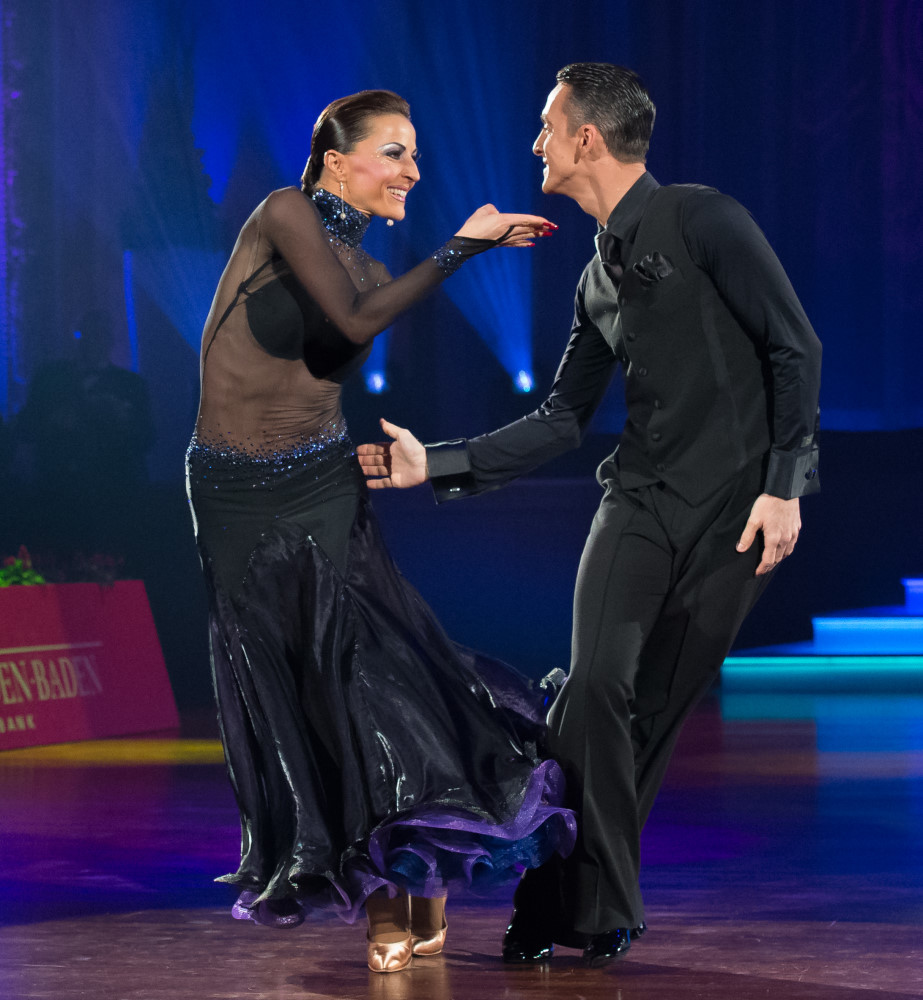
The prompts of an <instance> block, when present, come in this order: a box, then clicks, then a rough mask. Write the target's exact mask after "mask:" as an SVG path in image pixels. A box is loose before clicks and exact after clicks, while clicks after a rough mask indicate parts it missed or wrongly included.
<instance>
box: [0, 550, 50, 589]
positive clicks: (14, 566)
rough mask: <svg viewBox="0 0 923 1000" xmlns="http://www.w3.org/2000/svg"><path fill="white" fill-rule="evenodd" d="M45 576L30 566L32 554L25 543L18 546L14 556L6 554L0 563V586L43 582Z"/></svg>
mask: <svg viewBox="0 0 923 1000" xmlns="http://www.w3.org/2000/svg"><path fill="white" fill-rule="evenodd" d="M44 582H45V577H43V576H42V574H41V573H39V572H38V571H37V570H35V569H33V567H32V556H30V555H29V550H28V549H27V548H26V547H25V545H20V546H19V552H18V553H17V554H16V555H15V556H7V557H6V559H4V560H3V563H2V565H0V587H14V586H18V585H25V586H29V585H34V584H38V583H44Z"/></svg>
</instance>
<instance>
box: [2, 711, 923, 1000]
mask: <svg viewBox="0 0 923 1000" xmlns="http://www.w3.org/2000/svg"><path fill="white" fill-rule="evenodd" d="M760 714H761V711H760V703H759V699H756V700H753V701H747V702H743V703H738V704H734V703H733V701H732V699H730V698H728V699H727V700H726V701H725V702H723V703H722V701H721V699H720V698H719V697H717V696H716V697H715V698H713V699H711V700H710V701H709V702H708V703H707V704H705V705H704V706H703V707H702V708H701V709H700V710H699V711H698V712H697V713H696V715H695V716H694V717H693V719H692V720H691V722H690V724H689V726H688V728H687V731H686V733H685V734H684V737H683V740H682V744H681V746H680V748H679V750H678V753H677V756H676V759H675V761H674V765H673V767H672V769H671V771H670V774H669V777H668V780H667V783H666V785H665V787H664V790H663V793H662V795H661V798H660V800H659V801H658V803H657V806H656V807H655V810H654V813H653V816H652V818H651V821H650V823H649V824H648V828H647V830H646V831H645V840H644V865H645V867H644V873H643V884H644V889H645V897H646V900H647V905H648V915H647V921H648V924H649V927H650V930H649V932H648V934H647V935H646V936H645V937H644V938H643V939H642V940H641V941H639V942H636V943H635V944H634V945H633V946H632V948H631V951H630V953H629V955H628V956H627V958H626V959H625V960H624V961H622V962H620V963H618V964H615V965H612V966H609V967H608V968H606V969H602V970H586V969H583V968H582V967H581V965H580V963H579V957H580V956H579V953H578V952H576V951H570V950H567V949H559V951H558V954H557V955H556V956H555V958H554V959H553V961H552V962H551V963H549V964H548V965H546V966H541V967H523V968H516V967H508V966H504V965H503V964H502V963H501V962H500V959H499V957H498V955H499V941H500V936H501V934H502V930H503V927H504V925H505V921H506V918H507V914H508V911H509V893H507V894H505V895H500V896H497V897H495V898H492V899H490V900H474V899H466V900H450V908H449V936H448V942H447V948H446V951H445V953H444V954H443V955H441V956H439V957H436V958H428V959H417V960H415V961H414V964H413V967H412V968H411V969H409V970H407V971H405V972H401V973H396V974H393V975H375V974H373V973H370V972H369V971H368V970H367V969H366V966H365V940H364V935H365V931H364V928H363V926H362V925H361V924H357V925H354V926H349V925H346V924H344V923H342V922H341V921H339V920H338V919H336V918H334V917H322V918H320V919H316V920H314V921H310V922H308V923H306V924H305V925H304V926H302V927H300V928H297V929H295V930H290V931H273V930H268V929H266V928H263V927H259V926H256V925H254V924H247V923H240V922H236V921H234V920H232V919H231V918H230V916H229V914H228V908H229V905H230V903H231V901H232V898H233V894H232V892H231V890H230V889H229V888H228V887H226V886H220V885H215V884H213V883H212V882H211V879H212V878H213V877H214V876H216V875H220V874H222V873H224V872H225V871H227V870H229V869H231V868H232V867H233V865H234V861H235V851H236V849H237V846H238V831H237V824H236V815H235V810H234V805H233V802H232V799H231V795H230V791H229V789H228V786H227V782H226V778H225V776H224V771H223V766H222V764H221V762H220V752H219V750H218V748H217V745H216V744H215V743H214V741H212V740H209V739H182V740H176V739H161V740H155V739H150V740H124V741H119V740H113V741H107V742H104V743H83V744H72V745H68V746H56V747H45V748H42V749H38V750H31V751H11V752H7V753H5V754H0V844H2V852H0V997H2V998H3V1000H24V998H39V997H41V998H50V1000H70V998H77V997H86V998H92V1000H167V998H171V1000H173V998H195V1000H208V998H221V1000H236V998H244V997H246V998H248V1000H261V998H265V1000H270V998H271V1000H320V998H324V1000H326V998H338V1000H339V998H353V997H355V998H359V997H381V998H390V1000H449V998H453V1000H469V998H475V1000H493V998H503V1000H515V998H519V997H522V998H536V1000H537V998H555V1000H557V998H571V997H573V998H577V997H580V998H586V1000H596V998H603V997H605V998H615V1000H673V998H680V997H682V998H684V1000H688V998H715V1000H723V998H727V1000H751V998H754V1000H755V998H757V997H760V998H762V997H784V998H792V1000H843V998H848V997H860V996H864V995H867V994H869V993H870V992H871V993H873V994H874V995H875V996H877V997H882V998H895V1000H896V998H898V997H901V998H903V997H918V996H923V704H921V700H920V699H917V700H913V699H909V698H896V697H887V696H880V697H877V698H876V697H859V696H839V697H838V698H833V697H827V698H811V697H805V698H802V699H801V700H800V701H793V702H791V703H788V702H784V703H783V702H775V703H774V705H773V714H774V715H775V717H774V718H760V717H758V716H759V715H760Z"/></svg>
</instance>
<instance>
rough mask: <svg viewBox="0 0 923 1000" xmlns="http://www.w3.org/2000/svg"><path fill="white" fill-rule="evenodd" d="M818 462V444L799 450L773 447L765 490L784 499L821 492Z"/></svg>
mask: <svg viewBox="0 0 923 1000" xmlns="http://www.w3.org/2000/svg"><path fill="white" fill-rule="evenodd" d="M817 462H818V451H817V445H816V444H812V445H809V446H808V447H806V448H799V449H798V450H797V451H776V450H775V449H774V448H773V450H772V451H771V452H770V453H769V466H768V468H767V469H766V486H765V487H764V489H763V492H764V493H768V494H769V495H770V496H773V497H780V498H781V499H782V500H794V498H795V497H806V496H809V495H810V494H811V493H818V492H820V479H818V476H817Z"/></svg>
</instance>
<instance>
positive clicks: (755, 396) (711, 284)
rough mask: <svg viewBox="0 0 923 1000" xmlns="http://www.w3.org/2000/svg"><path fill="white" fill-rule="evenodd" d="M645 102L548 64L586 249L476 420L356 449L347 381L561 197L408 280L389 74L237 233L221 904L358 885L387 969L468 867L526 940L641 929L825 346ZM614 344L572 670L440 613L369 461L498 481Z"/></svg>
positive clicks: (221, 431)
mask: <svg viewBox="0 0 923 1000" xmlns="http://www.w3.org/2000/svg"><path fill="white" fill-rule="evenodd" d="M653 120H654V106H653V103H652V102H651V100H650V97H649V95H648V94H647V91H646V90H645V89H644V87H643V85H642V84H641V81H640V80H639V79H638V77H637V76H636V75H635V74H634V73H633V72H631V71H630V70H626V69H624V68H622V67H618V66H611V65H608V64H599V63H579V64H574V65H572V66H568V67H566V68H565V69H563V70H561V71H560V73H559V74H558V81H557V85H556V86H555V88H554V89H553V90H552V91H551V94H550V95H549V98H548V102H547V104H546V106H545V109H544V112H543V114H542V129H541V132H540V134H539V137H538V139H537V140H536V143H535V147H534V150H533V152H535V153H536V155H538V156H540V157H541V158H542V161H543V163H544V181H543V185H542V189H543V191H545V192H547V193H552V192H556V193H561V194H566V195H568V196H569V197H571V198H573V199H574V200H576V201H577V202H578V204H580V206H581V207H582V208H583V209H584V210H585V211H586V212H588V213H589V214H590V215H592V216H593V217H594V218H595V219H597V221H598V223H599V232H598V234H597V238H596V243H597V250H596V253H595V254H594V257H593V259H592V260H591V262H590V263H589V264H588V265H587V268H586V270H585V272H584V274H583V277H582V278H581V281H580V284H579V286H578V289H577V299H576V310H575V320H574V325H573V328H572V331H571V336H570V340H569V341H568V344H567V348H566V350H565V354H564V358H563V360H562V362H561V366H560V368H559V370H558V374H557V376H556V378H555V381H554V384H553V386H552V388H551V392H550V394H549V396H548V398H547V399H546V401H545V402H544V403H543V404H542V406H541V407H539V408H538V409H537V410H536V411H535V412H534V413H531V414H529V415H528V416H526V417H524V418H522V419H521V420H519V421H517V422H515V423H513V424H511V425H509V426H507V427H505V428H502V429H501V430H499V431H495V432H493V433H491V434H486V435H483V436H481V437H478V438H472V439H470V440H467V441H465V440H458V441H453V442H448V443H443V444H440V445H433V446H424V445H422V444H420V443H419V442H418V441H417V440H416V438H414V437H413V435H412V434H411V433H410V432H409V431H408V430H406V429H403V428H397V427H394V426H393V425H391V424H389V423H387V422H386V421H383V422H382V425H383V428H384V430H385V431H386V433H387V434H388V436H389V438H390V439H391V440H389V441H388V442H386V443H383V444H373V445H360V446H359V447H358V448H354V447H353V444H352V442H351V441H350V439H349V436H348V432H347V429H346V424H345V422H344V420H343V417H342V414H341V411H340V386H341V384H342V382H343V381H344V380H345V378H346V377H348V375H349V374H351V373H352V372H353V371H355V370H356V369H357V368H358V367H359V366H360V365H361V364H362V362H363V360H364V358H365V357H366V355H367V353H368V350H369V344H370V342H371V340H372V338H373V337H374V336H375V335H376V334H377V333H379V332H381V331H382V330H383V329H384V328H386V327H387V326H388V325H390V324H391V323H392V322H393V320H394V319H395V317H396V316H397V315H398V314H399V313H400V312H401V311H402V310H404V309H406V308H407V307H409V306H410V305H412V304H413V303H414V302H416V301H418V300H419V299H420V298H422V297H423V296H424V295H425V294H427V293H428V292H429V291H431V290H432V289H434V288H435V287H436V286H437V285H438V284H439V283H440V282H441V281H443V280H445V279H446V278H447V277H449V276H450V275H451V274H452V273H453V272H454V271H455V270H456V269H457V268H458V267H460V266H462V265H463V263H464V262H465V261H466V260H467V259H468V258H469V257H471V256H473V255H475V254H478V253H481V252H484V251H487V250H490V249H492V248H495V247H522V246H526V245H532V244H533V243H534V242H535V239H536V238H537V237H539V236H543V235H546V234H548V233H550V232H551V231H553V229H554V228H555V227H554V226H553V224H551V223H549V222H548V221H547V220H546V219H544V218H541V217H539V216H533V215H522V214H506V213H500V212H498V211H497V210H496V209H495V208H494V207H493V206H490V205H487V206H484V207H482V208H480V209H478V210H477V211H476V212H475V213H474V214H473V215H472V216H471V217H470V218H469V219H468V220H467V221H466V222H465V223H464V225H463V226H462V227H461V228H460V229H459V230H458V232H457V233H456V234H455V235H454V236H453V237H452V238H451V239H449V240H448V242H447V243H445V244H444V245H443V246H442V247H440V248H438V249H437V250H435V251H434V252H433V253H432V254H431V256H429V257H428V258H426V259H425V260H424V261H422V262H421V263H420V264H418V265H417V266H416V267H415V268H413V269H412V270H411V271H409V272H408V273H406V274H404V275H402V276H401V277H399V278H396V279H392V278H391V276H390V275H389V274H388V273H387V271H386V269H385V268H384V267H383V265H381V264H380V263H379V262H377V261H375V260H373V259H372V258H371V257H369V256H368V255H367V254H366V253H365V251H364V250H363V249H362V246H361V242H362V238H363V236H364V234H365V231H366V228H367V227H368V224H369V220H370V218H371V217H372V216H373V215H374V216H379V217H383V218H385V219H387V220H396V219H401V218H403V216H404V212H405V202H406V198H407V196H408V193H409V192H410V191H411V189H412V188H413V186H414V185H415V184H416V183H417V181H418V180H419V178H420V174H419V171H418V168H417V162H416V161H417V147H416V136H415V132H414V128H413V125H412V124H411V122H410V116H409V108H408V106H407V104H406V103H405V102H404V101H403V100H402V99H401V98H399V97H397V96H396V95H394V94H392V93H390V92H387V91H365V92H362V93H360V94H355V95H352V96H350V97H346V98H342V99H341V100H339V101H335V102H333V104H331V105H330V106H329V107H328V108H327V109H325V111H324V112H323V113H322V114H321V116H320V118H319V119H318V121H317V124H316V125H315V128H314V132H313V136H312V142H311V153H310V158H309V160H308V164H307V167H306V169H305V173H304V176H303V178H302V183H301V187H300V189H299V188H294V187H293V188H287V189H283V190H281V191H275V192H273V193H272V194H270V195H269V197H268V198H267V199H266V200H265V201H263V202H262V203H261V204H260V205H259V206H258V207H257V208H256V210H255V211H254V213H253V214H252V215H251V217H250V218H249V219H248V220H247V222H246V224H245V225H244V227H243V229H242V230H241V233H240V236H239V238H238V240H237V243H236V245H235V247H234V251H233V253H232V255H231V258H230V260H229V262H228V265H227V267H226V269H225V271H224V274H223V275H222V278H221V280H220V283H219V285H218V289H217V292H216V294H215V298H214V301H213V304H212V308H211V311H210V313H209V316H208V319H207V321H206V325H205V331H204V334H203V340H202V359H201V385H202V395H201V404H200V409H199V415H198V419H197V423H196V429H195V434H194V437H193V440H192V442H191V444H190V447H189V450H188V453H187V481H188V489H189V494H190V499H191V502H192V509H193V517H194V522H195V529H196V537H197V541H198V545H199V551H200V555H201V558H202V564H203V568H204V571H205V577H206V582H207V586H208V592H209V599H210V639H211V649H212V667H213V676H214V685H215V691H216V696H217V701H218V714H219V722H220V726H221V734H222V739H223V742H224V746H225V753H226V758H227V764H228V769H229V773H230V778H231V782H232V786H233V789H234V792H235V795H236V799H237V804H238V806H239V809H240V816H241V833H242V845H241V860H240V865H239V868H238V870H237V871H236V872H235V873H233V874H230V875H227V876H225V877H224V878H223V881H226V882H230V883H232V884H234V885H235V886H237V887H238V889H239V896H238V899H237V901H236V903H235V905H234V908H233V915H234V916H236V917H238V918H242V919H251V920H255V921H257V922H260V923H263V924H269V925H272V926H277V927H293V926H296V925H297V924H299V923H301V922H302V920H303V919H304V917H305V914H306V913H307V912H309V911H310V910H311V909H312V908H317V907H332V908H334V909H336V910H337V911H339V912H340V913H341V914H342V915H343V916H344V917H345V918H346V919H349V920H352V919H355V918H356V916H357V915H358V914H359V913H360V912H361V910H362V909H363V908H364V910H365V913H366V916H367V918H368V965H369V968H370V969H371V970H372V971H374V972H395V971H399V970H401V969H405V968H407V967H408V966H409V965H410V964H411V961H412V957H413V955H415V954H416V955H433V954H437V953H438V952H439V951H440V950H441V949H442V947H443V944H444V941H445V935H446V927H447V923H446V918H445V897H446V893H447V891H448V890H449V889H450V887H456V886H458V887H466V888H468V889H470V890H473V891H486V890H489V889H490V888H492V887H493V886H495V885H497V884H501V883H503V882H507V881H510V880H512V879H515V878H517V877H519V875H520V874H521V873H522V872H523V871H525V872H526V874H525V876H524V877H523V878H522V880H521V881H520V882H519V885H518V887H517V890H516V895H515V902H514V911H513V917H512V920H511V922H510V926H509V928H508V929H507V932H506V936H505V938H504V941H503V958H504V960H505V961H507V962H511V963H526V962H542V961H546V960H548V959H549V958H550V957H551V955H552V952H553V946H554V944H555V943H560V944H564V945H567V946H576V947H579V948H582V949H583V955H584V962H585V963H586V964H588V965H590V966H597V965H604V964H606V963H608V962H610V961H612V960H613V959H615V958H618V957H621V956H622V955H624V953H625V952H626V951H627V949H628V947H629V946H630V943H631V940H632V939H634V938H636V937H637V936H638V935H639V934H640V933H642V932H643V930H644V928H645V924H644V912H643V906H642V902H641V896H640V890H639V888H638V867H639V866H638V841H639V836H640V830H641V827H642V825H643V822H644V820H645V818H646V816H647V813H648V811H649V810H650V807H651V805H652V803H653V800H654V797H655V795H656V792H657V789H658V787H659V784H660V781H661V779H662V777H663V774H664V771H665V769H666V766H667V763H668V760H669V756H670V753H671V751H672V749H673V746H674V743H675V740H676V736H677V734H678V732H679V728H680V726H681V725H682V722H683V720H684V719H685V718H686V716H687V715H688V713H689V711H691V709H692V708H693V707H694V705H695V704H696V701H697V700H698V698H699V697H700V696H701V695H702V693H703V692H704V691H705V690H706V689H707V688H708V686H709V685H710V684H711V682H712V681H713V680H714V678H715V677H716V676H717V672H718V670H719V668H720V665H721V662H722V660H723V658H724V656H725V654H726V653H727V651H728V649H729V648H730V645H731V643H732V641H733V639H734V636H735V634H736V632H737V629H738V628H739V626H740V623H741V621H742V619H743V617H744V615H745V614H746V613H747V611H748V610H749V609H750V607H752V605H753V603H754V602H755V600H756V598H757V597H758V595H759V593H760V592H761V590H762V588H763V587H764V586H765V584H766V582H767V581H768V580H769V578H770V576H771V574H772V571H773V569H774V568H775V566H776V565H777V564H778V563H779V562H780V561H781V560H782V559H783V558H785V557H786V556H787V555H788V554H789V553H790V552H791V551H792V548H793V547H794V544H795V541H796V539H797V535H798V530H799V527H800V521H799V512H798V504H799V501H798V497H799V496H800V495H802V494H805V493H809V492H812V491H813V490H815V489H816V488H817V479H816V453H817V452H816V441H815V436H814V435H815V420H816V411H817V392H818V380H819V375H818V370H819V362H820V347H819V344H818V342H817V338H816V337H815V336H814V333H813V331H812V330H811V327H810V324H809V323H808V321H807V319H806V317H805V316H804V312H803V310H802V309H801V306H800V305H799V303H798V301H797V298H796V297H795V294H794V292H793V291H792V289H791V286H790V284H789V283H788V280H787V279H786V277H785V274H784V272H783V271H782V268H781V266H780V265H779V263H778V261H777V259H776V257H775V255H774V254H773V253H772V251H771V249H770V248H769V246H768V244H767V243H766V240H765V238H764V237H763V235H762V233H761V232H760V231H759V229H758V228H757V227H756V225H755V223H754V222H753V221H752V219H751V218H750V216H749V215H748V214H747V213H746V211H745V210H744V209H743V208H741V206H740V205H738V204H737V203H736V202H735V201H733V199H730V198H728V197H726V196H724V195H721V194H719V193H718V192H716V191H714V190H713V189H710V188H702V187H697V186H685V185H680V186H669V187H660V186H659V185H658V184H657V182H656V181H654V179H653V178H652V177H651V176H650V174H649V173H647V171H646V169H645V166H644V160H645V155H646V152H647V146H648V141H649V138H650V134H651V129H652V126H653ZM620 363H621V364H622V365H623V367H624V369H625V373H626V394H627V403H628V420H627V422H626V426H625V430H624V431H623V434H622V436H621V443H620V446H619V448H618V449H617V451H616V452H615V453H614V454H613V455H612V456H611V457H610V458H609V459H607V460H606V461H605V462H604V463H603V465H602V466H601V467H600V472H599V479H600V482H601V484H602V486H603V487H604V494H603V498H602V502H601V504H600V508H599V511H598V513H597V515H596V518H595V520H594V522H593V525H592V527H591V529H590V534H589V537H588V540H587V545H586V550H585V552H584V556H583V559H582V562H581V566H580V570H579V574H578V580H577V588H576V594H575V611H574V642H573V659H572V663H571V671H570V675H569V677H568V680H567V682H566V683H565V684H564V686H563V689H561V691H560V693H558V692H557V690H556V686H555V684H554V683H552V682H550V681H549V682H547V683H545V682H530V681H527V680H525V679H524V678H522V677H521V676H520V675H518V674H517V673H516V672H515V671H513V670H512V669H511V668H509V667H507V666H506V665H505V664H502V663H499V662H498V661H495V660H492V659H490V658H488V657H486V656H483V655H481V654H478V653H475V652H473V651H471V650H468V649H465V648H463V647H460V646H458V645H456V644H454V643H452V642H451V640H449V639H448V637H447V636H446V635H445V633H444V632H443V630H442V629H441V627H440V626H439V624H438V622H437V621H436V620H435V618H434V616H433V614H432V612H431V610H430V609H429V608H428V606H427V605H426V604H425V603H424V601H423V600H422V599H421V597H420V595H419V594H418V593H417V592H416V591H415V590H414V589H413V587H412V586H411V585H410V584H409V583H408V582H407V581H406V580H404V578H403V577H402V576H400V574H399V573H398V572H397V571H396V569H395V567H394V565H393V563H392V562H391V559H390V557H389V556H388V553H387V551H386V549H385V547H384V545H383V543H382V541H381V538H380V535H379V533H378V529H377V526H376V522H375V518H374V515H373V513H372V510H371V508H370V505H369V501H368V493H367V486H366V477H370V478H369V480H368V486H370V487H372V488H373V489H375V488H386V487H392V486H393V487H405V486H412V485H417V484H419V483H422V482H424V481H425V480H427V479H429V480H431V481H432V483H433V486H434V488H435V491H436V496H437V499H439V500H442V499H447V498H455V497H459V496H465V495H470V494H474V493H478V492H483V491H484V490H488V489H492V488H495V487H498V486H501V485H503V484H504V483H506V482H508V481H510V480H511V479H513V478H515V477H516V476H518V475H520V474H522V473H524V472H526V471H527V470H529V469H531V468H534V467H535V466H537V465H538V464H540V463H541V462H543V461H545V460H547V459H548V458H550V457H552V456H553V455H555V454H558V453H559V452H560V451H562V450H564V449H565V448H568V447H573V446H576V444H578V443H579V440H580V438H581V435H582V432H583V430H584V428H585V427H586V426H587V424H588V422H589V419H590V417H591V415H592V413H593V411H594V409H595V407H596V406H597V405H598V403H599V400H600V399H601V397H602V395H603V393H604V391H605V389H606V387H607V385H608V383H609V381H610V378H611V375H612V373H613V371H614V369H615V367H616V366H617V365H618V364H620ZM555 694H557V697H556V698H555ZM549 705H551V712H550V714H549V715H547V724H546V710H547V708H548V706H549Z"/></svg>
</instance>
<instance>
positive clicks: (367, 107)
mask: <svg viewBox="0 0 923 1000" xmlns="http://www.w3.org/2000/svg"><path fill="white" fill-rule="evenodd" d="M381 115H403V116H404V117H405V118H410V105H409V104H408V103H407V102H406V101H405V100H404V98H403V97H400V96H398V95H397V94H395V93H392V92H391V91H390V90H361V91H359V93H358V94H350V95H349V97H340V98H339V99H338V100H336V101H333V102H332V103H330V104H328V105H327V107H326V108H324V110H323V111H322V112H321V113H320V117H319V118H318V119H317V121H316V122H315V123H314V131H313V132H312V133H311V155H310V156H309V157H308V163H307V166H306V167H305V168H304V173H303V174H302V175H301V190H302V191H304V192H305V193H306V194H314V189H315V188H316V187H317V182H318V181H319V180H320V175H321V171H322V170H323V169H324V155H325V154H326V153H327V152H328V151H329V150H331V149H335V150H336V151H337V152H338V153H351V152H352V151H353V150H354V149H355V148H356V143H359V142H362V140H363V139H364V138H365V137H366V136H367V135H368V134H369V133H370V132H371V131H372V119H374V118H378V117H379V116H381Z"/></svg>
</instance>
